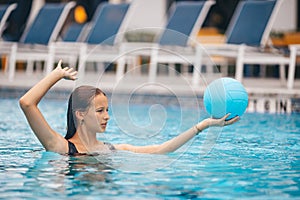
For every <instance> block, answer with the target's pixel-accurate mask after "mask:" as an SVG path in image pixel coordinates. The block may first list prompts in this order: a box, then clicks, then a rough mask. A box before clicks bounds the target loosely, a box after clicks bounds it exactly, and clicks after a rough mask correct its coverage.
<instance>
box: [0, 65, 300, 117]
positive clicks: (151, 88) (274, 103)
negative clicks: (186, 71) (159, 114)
mask: <svg viewBox="0 0 300 200" xmlns="http://www.w3.org/2000/svg"><path fill="white" fill-rule="evenodd" d="M221 76H222V75H221V74H203V75H202V78H201V83H200V84H199V85H198V86H196V87H195V86H192V84H191V76H181V75H171V76H163V75H161V76H158V77H157V80H156V83H155V84H153V83H152V84H150V83H149V82H148V81H147V80H148V79H147V78H148V77H147V75H141V74H138V75H137V74H129V75H125V76H124V77H123V79H122V80H120V81H116V78H115V74H114V73H105V74H104V75H99V73H98V72H95V71H90V72H87V73H86V75H85V76H84V77H83V78H79V79H78V80H76V81H67V80H62V81H60V82H58V83H57V84H56V85H55V86H54V87H53V89H52V90H60V91H62V90H63V91H66V92H69V91H71V90H72V89H74V88H75V87H76V86H79V85H83V84H88V85H93V86H97V87H100V88H101V89H102V90H104V91H106V92H108V93H122V94H134V93H139V94H147V95H175V96H187V97H188V96H193V95H197V96H200V97H202V95H203V93H204V90H205V88H206V85H207V84H208V83H209V82H211V81H212V80H215V79H217V78H220V77H221ZM43 77H44V75H43V73H41V72H36V73H34V74H32V75H27V74H26V73H25V72H17V73H16V76H15V78H14V80H13V81H9V80H8V77H7V75H6V74H4V73H3V72H1V73H0V90H1V89H2V90H3V89H6V90H7V89H10V90H23V91H25V90H28V89H29V88H30V87H32V86H33V85H34V84H36V83H37V82H38V81H39V80H41V79H42V78H43ZM243 85H244V86H245V88H246V90H247V92H248V94H249V108H248V110H249V111H257V110H261V112H264V111H265V109H266V108H267V107H266V106H268V107H271V109H270V110H268V111H270V112H275V113H276V112H281V109H282V108H281V107H280V104H282V101H283V102H284V104H287V107H288V108H287V111H285V112H292V111H293V109H295V105H294V103H293V102H295V101H296V102H298V103H297V105H296V109H297V111H298V109H299V105H298V104H300V103H299V102H300V80H299V79H296V81H295V84H294V88H293V89H287V88H286V85H284V84H283V83H281V82H280V80H279V79H273V78H245V79H244V80H243ZM260 101H262V102H260Z"/></svg>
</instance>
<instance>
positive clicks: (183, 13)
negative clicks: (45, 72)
mask: <svg viewBox="0 0 300 200" xmlns="http://www.w3.org/2000/svg"><path fill="white" fill-rule="evenodd" d="M214 3H215V2H214V1H200V2H193V1H191V2H188V1H187V2H179V3H177V4H175V7H174V10H173V12H172V14H171V15H170V18H169V20H168V23H167V25H166V27H165V30H164V31H163V33H162V34H161V36H160V39H159V41H158V43H159V44H160V45H176V46H187V45H189V42H190V41H191V40H192V39H195V37H196V35H197V33H198V31H199V30H200V28H201V27H202V24H203V22H204V20H205V18H206V16H207V13H208V11H209V9H210V7H211V6H212V5H213V4H214Z"/></svg>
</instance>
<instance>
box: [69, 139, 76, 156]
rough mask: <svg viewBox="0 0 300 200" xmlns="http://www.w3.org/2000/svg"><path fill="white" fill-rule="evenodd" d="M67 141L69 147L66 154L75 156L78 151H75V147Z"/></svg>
mask: <svg viewBox="0 0 300 200" xmlns="http://www.w3.org/2000/svg"><path fill="white" fill-rule="evenodd" d="M67 141H68V146H69V152H68V154H69V155H75V154H77V153H78V150H77V149H76V146H75V145H74V144H73V143H72V142H70V141H69V140H67Z"/></svg>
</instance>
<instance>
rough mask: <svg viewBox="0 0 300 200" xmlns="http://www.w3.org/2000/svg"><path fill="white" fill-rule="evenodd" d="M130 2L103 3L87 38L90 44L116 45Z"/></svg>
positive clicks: (93, 20) (95, 15) (97, 11)
mask: <svg viewBox="0 0 300 200" xmlns="http://www.w3.org/2000/svg"><path fill="white" fill-rule="evenodd" d="M128 8H129V4H126V3H121V4H112V3H102V4H100V5H99V6H98V8H97V10H96V13H95V14H94V17H93V19H92V23H93V24H92V27H91V30H90V32H89V34H88V36H87V38H86V42H87V43H88V44H105V45H114V44H115V42H116V37H117V35H118V33H119V31H120V30H121V25H122V22H123V20H124V18H125V16H126V13H127V11H128Z"/></svg>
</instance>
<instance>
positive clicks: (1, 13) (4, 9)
mask: <svg viewBox="0 0 300 200" xmlns="http://www.w3.org/2000/svg"><path fill="white" fill-rule="evenodd" d="M16 7H17V4H16V3H13V4H10V5H1V6H0V19H1V21H0V36H2V33H3V31H4V29H5V25H6V22H7V20H8V17H9V16H10V14H11V12H12V11H13V10H15V9H16Z"/></svg>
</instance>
